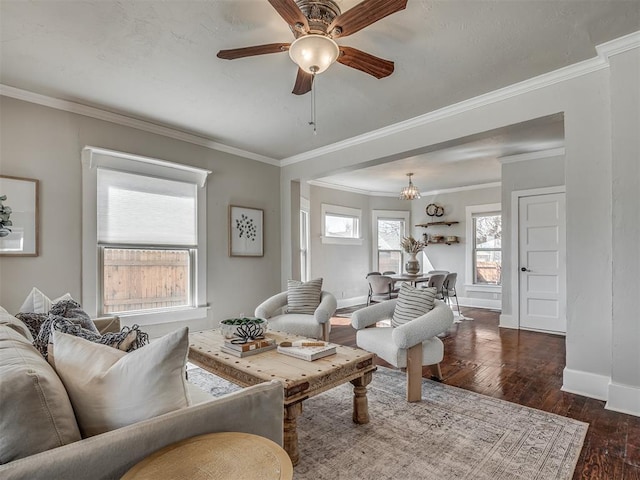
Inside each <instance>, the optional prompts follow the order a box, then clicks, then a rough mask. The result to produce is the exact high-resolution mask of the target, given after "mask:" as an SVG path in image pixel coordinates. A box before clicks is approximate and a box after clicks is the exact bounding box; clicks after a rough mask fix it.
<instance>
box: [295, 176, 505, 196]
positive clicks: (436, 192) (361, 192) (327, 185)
mask: <svg viewBox="0 0 640 480" xmlns="http://www.w3.org/2000/svg"><path fill="white" fill-rule="evenodd" d="M307 183H308V184H309V185H314V186H316V187H322V188H329V189H331V190H340V191H342V192H349V193H357V194H359V195H367V196H369V197H393V198H398V195H399V193H390V192H376V191H371V190H364V189H361V188H353V187H345V186H344V185H336V184H334V183H329V182H323V181H322V180H307ZM500 186H502V182H491V183H479V184H477V185H465V186H463V187H452V188H443V189H440V190H430V191H427V192H420V195H421V196H423V197H428V196H433V195H439V194H442V193H456V192H465V191H469V190H482V189H484V188H494V187H500Z"/></svg>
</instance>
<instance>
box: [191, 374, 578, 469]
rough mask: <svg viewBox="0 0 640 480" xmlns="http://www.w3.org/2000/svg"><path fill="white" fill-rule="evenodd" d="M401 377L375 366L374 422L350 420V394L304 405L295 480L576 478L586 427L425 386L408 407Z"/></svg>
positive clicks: (208, 381) (213, 382) (346, 390)
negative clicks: (376, 368) (574, 475)
mask: <svg viewBox="0 0 640 480" xmlns="http://www.w3.org/2000/svg"><path fill="white" fill-rule="evenodd" d="M189 381H190V382H193V383H194V384H196V385H198V386H199V387H201V388H203V389H204V390H208V391H211V392H213V393H214V394H216V395H218V394H220V393H222V392H230V391H234V390H237V389H238V388H239V387H236V386H235V385H232V384H230V383H228V382H226V381H225V380H223V379H221V378H219V377H216V376H215V375H211V374H209V373H207V372H205V371H203V370H201V369H199V368H194V369H191V370H190V371H189ZM405 381H406V380H405V376H404V374H403V373H401V372H398V371H395V370H390V369H387V368H383V367H378V371H377V372H376V373H374V380H373V381H372V382H371V384H370V385H369V387H368V399H369V414H370V417H371V421H370V423H368V424H367V425H356V424H354V423H353V422H352V420H351V413H352V388H351V386H350V385H342V386H340V387H337V388H335V389H333V390H330V391H328V392H325V393H322V394H320V395H318V396H317V397H313V398H311V399H309V400H306V401H305V402H304V404H303V413H302V415H301V416H300V418H299V420H298V435H299V443H300V462H299V463H298V465H296V467H295V469H294V474H295V475H294V478H295V479H296V480H323V479H326V480H329V479H331V480H334V479H343V480H352V479H353V480H356V479H363V480H364V479H367V480H369V479H371V480H373V479H376V480H382V479H385V480H392V479H393V480H397V479H402V480H414V479H415V480H419V479H427V480H450V479H451V480H452V479H469V480H471V479H474V480H507V479H509V480H510V479H518V480H534V479H537V480H547V479H557V480H560V479H570V478H571V477H572V474H573V471H574V468H575V465H576V462H577V460H578V457H579V455H580V450H581V448H582V443H583V441H584V437H585V435H586V433H587V428H588V424H586V423H583V422H579V421H577V420H573V419H569V418H565V417H560V416H558V415H553V414H550V413H546V412H543V411H541V410H535V409H532V408H528V407H523V406H520V405H516V404H514V403H509V402H505V401H503V400H498V399H495V398H492V397H487V396H485V395H480V394H476V393H473V392H468V391H466V390H462V389H459V388H455V387H451V386H448V385H444V384H440V383H437V382H433V381H430V380H423V385H422V398H423V400H422V402H420V403H407V402H406V401H405V398H404V396H405Z"/></svg>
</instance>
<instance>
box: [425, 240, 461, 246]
mask: <svg viewBox="0 0 640 480" xmlns="http://www.w3.org/2000/svg"><path fill="white" fill-rule="evenodd" d="M453 243H460V240H456V241H455V242H450V241H447V240H443V241H441V242H427V245H451V244H453Z"/></svg>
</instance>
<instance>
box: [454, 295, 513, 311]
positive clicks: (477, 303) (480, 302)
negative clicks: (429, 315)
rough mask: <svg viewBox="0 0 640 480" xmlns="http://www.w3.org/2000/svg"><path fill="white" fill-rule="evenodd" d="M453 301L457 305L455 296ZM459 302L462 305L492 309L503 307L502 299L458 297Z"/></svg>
mask: <svg viewBox="0 0 640 480" xmlns="http://www.w3.org/2000/svg"><path fill="white" fill-rule="evenodd" d="M451 301H452V302H453V303H454V305H455V303H456V300H455V298H452V299H451ZM458 303H459V304H460V306H461V307H470V308H489V309H491V310H500V309H501V308H502V300H494V299H489V298H473V297H458Z"/></svg>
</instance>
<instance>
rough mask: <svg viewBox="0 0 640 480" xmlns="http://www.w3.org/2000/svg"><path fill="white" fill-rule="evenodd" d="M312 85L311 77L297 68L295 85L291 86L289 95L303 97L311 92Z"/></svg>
mask: <svg viewBox="0 0 640 480" xmlns="http://www.w3.org/2000/svg"><path fill="white" fill-rule="evenodd" d="M312 85H313V75H311V74H310V73H307V72H305V71H304V70H302V69H301V68H299V69H298V76H297V77H296V83H295V85H294V86H293V91H292V92H291V93H294V94H296V95H304V94H305V93H307V92H310V91H311V86H312Z"/></svg>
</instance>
